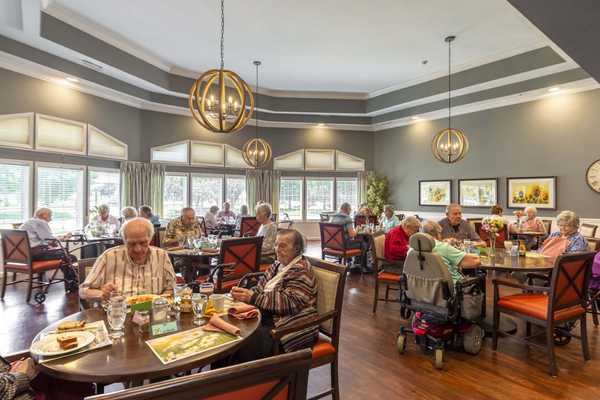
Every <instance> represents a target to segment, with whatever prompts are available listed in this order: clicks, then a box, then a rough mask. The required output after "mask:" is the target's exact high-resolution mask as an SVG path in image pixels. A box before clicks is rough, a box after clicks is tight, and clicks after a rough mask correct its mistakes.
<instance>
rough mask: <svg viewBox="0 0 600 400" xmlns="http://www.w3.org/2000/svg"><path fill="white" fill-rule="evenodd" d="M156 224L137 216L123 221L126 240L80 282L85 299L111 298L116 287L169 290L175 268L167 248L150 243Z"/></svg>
mask: <svg viewBox="0 0 600 400" xmlns="http://www.w3.org/2000/svg"><path fill="white" fill-rule="evenodd" d="M153 234H154V225H152V223H151V222H150V221H148V220H147V219H143V218H137V219H133V220H131V221H127V222H126V223H125V224H124V225H123V241H124V242H125V244H124V245H123V246H119V247H113V248H112V249H109V250H107V251H105V252H104V253H103V254H102V255H101V256H100V257H98V259H97V260H96V262H95V263H94V267H93V268H92V270H91V271H90V273H89V274H88V275H87V277H86V279H85V281H84V282H83V283H82V284H81V285H80V286H79V295H80V296H81V298H82V299H85V300H92V301H99V300H108V299H109V298H110V294H111V292H113V291H119V292H121V293H122V294H123V295H125V296H127V297H129V296H136V295H138V294H169V293H172V291H173V287H174V285H175V271H174V270H173V266H172V265H171V261H170V260H169V256H168V255H167V252H166V251H164V250H162V249H159V248H157V247H151V246H150V239H151V238H152V235H153Z"/></svg>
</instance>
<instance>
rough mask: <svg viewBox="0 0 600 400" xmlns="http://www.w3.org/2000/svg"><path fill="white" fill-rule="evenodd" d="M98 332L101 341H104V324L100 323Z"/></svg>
mask: <svg viewBox="0 0 600 400" xmlns="http://www.w3.org/2000/svg"><path fill="white" fill-rule="evenodd" d="M98 333H99V334H100V336H101V337H102V341H103V342H104V340H105V339H104V326H102V325H100V326H99V327H98Z"/></svg>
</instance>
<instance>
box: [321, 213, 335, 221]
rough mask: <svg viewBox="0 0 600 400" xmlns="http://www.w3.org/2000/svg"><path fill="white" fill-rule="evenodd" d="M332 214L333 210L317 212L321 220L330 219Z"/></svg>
mask: <svg viewBox="0 0 600 400" xmlns="http://www.w3.org/2000/svg"><path fill="white" fill-rule="evenodd" d="M332 215H333V212H322V213H319V217H320V218H321V222H329V220H330V219H331V216H332Z"/></svg>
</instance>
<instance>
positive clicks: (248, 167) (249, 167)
mask: <svg viewBox="0 0 600 400" xmlns="http://www.w3.org/2000/svg"><path fill="white" fill-rule="evenodd" d="M227 149H233V150H236V151H239V152H240V153H241V152H242V150H240V149H238V148H237V147H233V146H231V145H228V144H225V146H224V147H223V152H224V153H223V162H224V166H225V168H232V169H255V168H254V167H251V166H250V165H248V164H246V165H245V166H242V167H237V166H236V167H230V166H228V165H227Z"/></svg>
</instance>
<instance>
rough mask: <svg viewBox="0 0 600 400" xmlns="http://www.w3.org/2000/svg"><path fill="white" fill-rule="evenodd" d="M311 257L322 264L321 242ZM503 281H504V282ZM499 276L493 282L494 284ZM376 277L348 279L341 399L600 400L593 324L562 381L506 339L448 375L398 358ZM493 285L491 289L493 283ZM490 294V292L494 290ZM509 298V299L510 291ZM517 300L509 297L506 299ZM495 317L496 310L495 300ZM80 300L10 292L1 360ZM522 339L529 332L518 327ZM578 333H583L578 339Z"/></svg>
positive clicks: (565, 355)
mask: <svg viewBox="0 0 600 400" xmlns="http://www.w3.org/2000/svg"><path fill="white" fill-rule="evenodd" d="M307 253H308V255H310V256H314V257H320V248H319V246H318V244H317V243H311V244H310V245H309V249H308V252H307ZM502 277H503V276H502ZM491 278H492V277H488V280H491ZM374 282H375V281H374V278H373V276H371V275H365V276H364V277H363V278H361V277H360V275H359V274H354V273H352V274H349V275H348V283H347V286H346V292H345V297H344V309H343V313H342V333H341V335H342V336H341V345H340V370H339V373H340V385H341V398H342V399H344V400H345V399H348V400H354V399H361V400H362V399H386V400H392V399H400V398H402V399H444V400H447V399H458V398H460V399H471V398H478V399H557V398H561V399H597V398H599V397H600V327H597V326H594V325H593V324H592V320H591V316H590V317H589V318H588V337H589V343H590V350H591V356H592V360H591V362H589V363H586V362H584V360H583V356H582V350H581V345H580V342H579V341H577V340H573V341H572V342H571V343H570V344H569V345H567V346H564V347H557V348H556V363H557V366H558V371H559V372H558V378H552V377H551V376H550V375H549V374H548V372H547V370H548V364H547V359H546V356H545V353H543V352H541V351H539V350H536V349H531V348H529V347H527V346H525V345H522V344H520V343H517V342H515V341H511V340H509V339H505V338H500V339H499V344H498V351H497V352H493V351H492V350H491V338H490V337H486V338H485V340H484V343H483V347H482V349H481V352H480V353H479V354H478V355H476V356H473V355H469V354H467V353H465V352H464V351H457V350H447V351H446V352H445V354H446V361H445V362H444V369H443V370H442V371H438V370H436V369H435V368H434V366H433V358H432V354H429V353H423V352H421V350H420V349H419V347H417V346H416V345H415V344H414V343H413V342H412V336H411V335H410V334H409V342H408V344H407V349H406V353H405V354H404V355H399V354H398V352H397V351H396V335H397V332H398V328H399V327H400V325H404V326H407V327H408V326H409V325H410V323H409V321H404V320H402V319H400V317H399V310H400V307H399V305H398V304H397V303H396V302H390V303H383V302H381V303H380V304H379V308H378V310H377V314H373V313H372V304H373V303H372V301H373V290H374ZM488 285H491V282H488ZM488 287H491V286H488ZM503 293H504V292H503ZM506 293H510V292H506ZM489 297H490V298H488V303H487V304H488V310H490V312H491V310H492V304H491V296H489ZM77 307H78V302H77V294H76V293H72V294H68V295H66V296H65V293H64V290H63V287H62V286H61V285H55V286H54V287H53V288H52V289H51V291H50V294H49V296H48V298H47V300H46V302H45V303H44V304H42V305H38V304H37V303H35V302H34V301H33V300H32V303H29V304H27V303H25V285H24V284H19V285H14V286H11V287H8V288H7V292H6V296H5V298H4V300H2V301H0V315H1V316H2V323H1V324H0V353H1V354H7V353H10V352H14V351H18V350H22V349H26V348H28V347H29V345H30V344H31V340H32V339H33V337H34V336H35V335H36V334H37V333H38V331H40V330H41V329H42V328H44V327H45V326H46V325H48V324H51V323H53V322H55V321H57V320H59V319H61V318H63V317H65V316H67V315H69V314H72V313H74V312H76V311H77ZM518 328H519V329H518V332H519V333H522V332H524V330H525V326H524V324H519V327H518ZM578 331H579V329H576V333H579V332H578ZM328 384H329V367H328V366H324V367H321V368H318V369H315V370H313V371H312V372H311V376H310V381H309V395H310V394H311V393H316V392H318V391H321V390H324V389H325V388H326V387H327V385H328Z"/></svg>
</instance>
